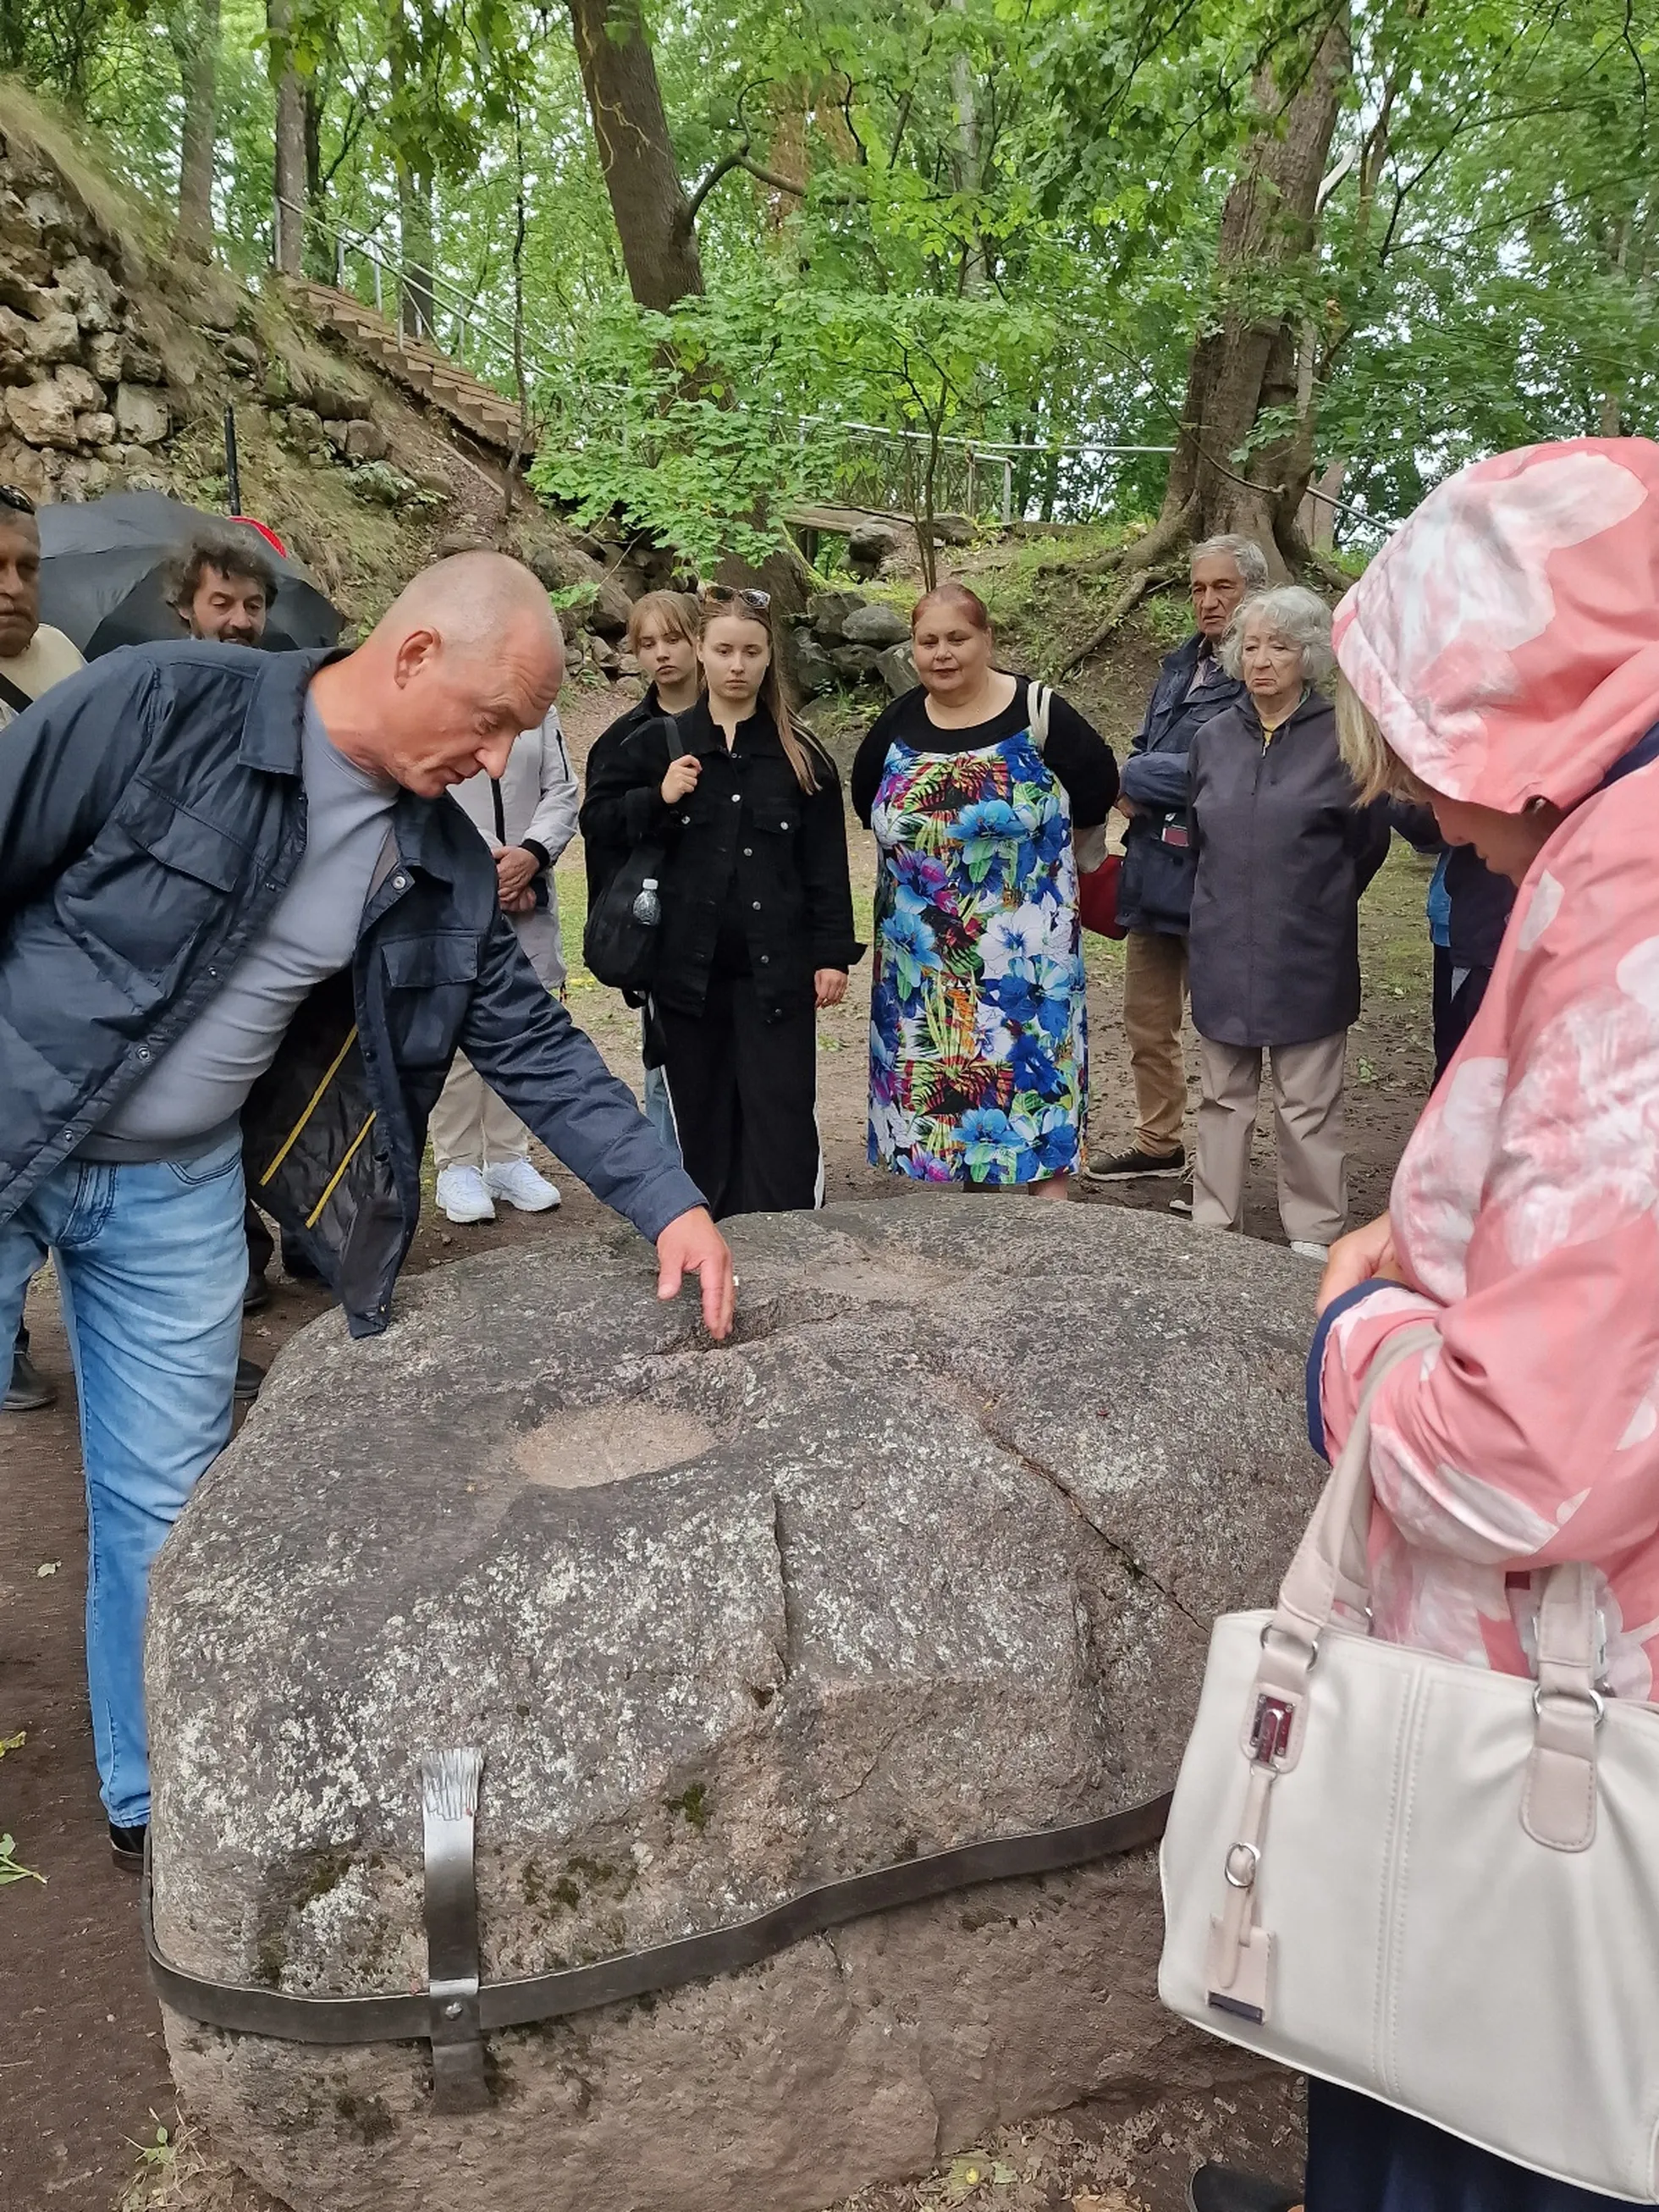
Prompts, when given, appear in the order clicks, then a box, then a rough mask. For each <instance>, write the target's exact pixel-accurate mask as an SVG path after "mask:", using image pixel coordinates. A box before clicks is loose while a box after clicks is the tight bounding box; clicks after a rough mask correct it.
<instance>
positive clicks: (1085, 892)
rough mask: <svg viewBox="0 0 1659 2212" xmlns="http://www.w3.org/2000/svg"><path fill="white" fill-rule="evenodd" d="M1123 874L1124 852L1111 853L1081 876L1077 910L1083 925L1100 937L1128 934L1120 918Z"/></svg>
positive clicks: (1125, 935)
mask: <svg viewBox="0 0 1659 2212" xmlns="http://www.w3.org/2000/svg"><path fill="white" fill-rule="evenodd" d="M1122 873H1123V855H1122V854H1121V853H1108V854H1107V855H1106V857H1105V859H1104V860H1103V861H1102V862H1101V864H1100V866H1098V867H1097V868H1091V869H1090V871H1089V872H1088V874H1087V875H1079V878H1078V879H1077V910H1078V913H1079V915H1080V916H1081V917H1082V921H1083V927H1085V929H1092V930H1093V931H1094V933H1095V934H1096V936H1097V937H1127V935H1128V931H1127V929H1125V927H1123V925H1122V923H1121V921H1119V920H1118V918H1117V884H1118V878H1119V877H1120V876H1121V874H1122Z"/></svg>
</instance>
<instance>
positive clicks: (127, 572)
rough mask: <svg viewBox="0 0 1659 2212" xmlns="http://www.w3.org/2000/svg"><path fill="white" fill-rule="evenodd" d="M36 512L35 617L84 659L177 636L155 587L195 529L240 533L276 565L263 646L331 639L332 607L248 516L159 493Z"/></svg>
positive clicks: (335, 620)
mask: <svg viewBox="0 0 1659 2212" xmlns="http://www.w3.org/2000/svg"><path fill="white" fill-rule="evenodd" d="M39 517H40V619H41V621H42V622H46V623H52V625H53V627H54V628H55V629H61V630H62V631H63V632H64V635H66V636H68V637H70V638H72V639H73V640H74V641H75V643H76V645H78V646H79V647H80V648H81V650H82V653H85V655H86V657H87V659H88V660H96V659H97V658H98V656H99V654H100V653H112V652H113V651H114V650H115V647H117V646H118V645H147V644H150V643H153V642H154V641H155V640H157V639H158V638H170V637H179V636H182V635H183V634H184V633H183V632H182V630H181V629H180V628H179V617H178V616H177V615H176V614H174V612H173V609H172V608H171V607H170V606H168V605H167V602H166V600H165V599H163V598H162V596H161V588H162V583H163V580H164V575H165V571H166V568H167V562H168V561H169V560H170V559H171V558H172V556H173V555H174V554H175V553H177V552H178V551H179V550H180V549H181V548H182V547H184V546H185V545H187V544H189V542H190V540H191V538H193V537H194V536H195V535H196V533H197V531H198V530H211V531H214V532H224V531H227V530H230V531H246V533H247V537H248V542H249V544H251V545H252V547H253V548H254V550H256V551H258V553H260V554H262V555H263V556H264V558H265V559H266V560H267V561H269V562H270V565H271V566H272V568H275V569H276V574H277V589H276V601H275V605H274V612H275V621H274V622H273V623H272V624H271V627H270V629H268V630H267V631H266V633H265V640H266V642H267V643H268V644H273V645H275V644H283V643H286V644H292V645H301V646H304V645H332V644H333V643H334V641H335V640H336V639H337V637H338V636H339V635H340V629H341V624H342V621H343V617H342V616H341V615H340V614H339V612H338V611H337V609H336V608H334V607H332V606H331V605H330V604H329V602H328V600H327V599H325V598H324V596H323V594H322V593H321V592H319V590H318V588H317V586H316V585H315V584H313V582H312V580H311V578H310V576H309V575H308V574H307V572H306V570H305V569H304V568H301V565H300V563H299V562H297V561H295V560H292V559H290V558H289V557H287V556H283V555H282V554H279V553H278V552H277V551H276V550H275V548H274V547H273V546H272V545H271V544H270V540H269V539H268V538H266V537H265V536H264V533H263V532H260V531H258V530H256V529H255V528H254V526H253V525H252V523H251V522H240V521H228V520H226V518H225V517H224V516H223V515H222V514H209V513H205V512H204V510H203V509H202V508H201V507H186V506H185V503H184V501H182V500H177V499H168V498H167V497H166V496H165V495H163V494H162V493H161V492H159V491H122V492H114V493H112V495H110V497H109V498H107V499H89V500H87V501H84V502H79V503H76V502H70V501H64V502H63V503H61V504H54V505H52V506H49V507H41V508H40V511H39Z"/></svg>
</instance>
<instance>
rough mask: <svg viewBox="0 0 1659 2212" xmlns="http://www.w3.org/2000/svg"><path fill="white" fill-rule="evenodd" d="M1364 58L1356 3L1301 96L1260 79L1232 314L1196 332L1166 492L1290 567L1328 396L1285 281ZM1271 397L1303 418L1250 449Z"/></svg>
mask: <svg viewBox="0 0 1659 2212" xmlns="http://www.w3.org/2000/svg"><path fill="white" fill-rule="evenodd" d="M1351 66H1352V56H1351V53H1350V49H1349V44H1348V26H1347V20H1346V11H1345V12H1344V13H1342V14H1340V15H1338V16H1336V17H1334V19H1333V20H1332V21H1331V22H1330V24H1329V25H1328V27H1327V29H1326V31H1325V33H1324V35H1323V37H1322V40H1320V44H1319V47H1318V51H1317V52H1316V54H1315V55H1314V57H1313V59H1312V63H1311V64H1310V68H1309V70H1308V72H1307V75H1306V76H1305V77H1304V81H1303V82H1302V84H1301V85H1300V87H1299V88H1298V89H1297V92H1296V93H1295V94H1293V95H1292V96H1291V99H1290V100H1288V101H1284V100H1281V99H1280V98H1279V94H1278V93H1277V91H1276V89H1275V88H1274V86H1273V82H1272V80H1271V77H1270V76H1267V74H1266V73H1265V72H1264V74H1263V76H1262V77H1261V79H1260V80H1258V82H1257V87H1256V99H1257V105H1258V107H1259V108H1260V110H1261V114H1262V117H1263V123H1262V127H1261V129H1260V130H1259V131H1257V132H1256V133H1255V136H1254V137H1252V138H1251V139H1250V140H1249V143H1247V145H1246V146H1245V149H1244V152H1243V157H1242V159H1241V161H1240V163H1239V168H1238V174H1237V178H1236V179H1235V180H1234V183H1233V186H1232V189H1231V191H1230V192H1229V193H1228V195H1227V201H1226V205H1225V208H1224V209H1223V210H1222V216H1221V240H1220V249H1219V252H1218V256H1217V264H1216V288H1217V294H1218V304H1219V306H1220V308H1221V316H1220V321H1219V324H1218V326H1217V327H1215V328H1213V329H1209V330H1206V331H1202V332H1201V333H1200V336H1199V337H1197V338H1196V339H1195V340H1194V345H1193V350H1192V356H1191V359H1190V362H1189V364H1188V376H1187V400H1186V405H1185V406H1184V408H1183V409H1182V421H1181V430H1180V435H1179V441H1178V445H1177V449H1176V454H1175V458H1174V459H1173V460H1172V461H1171V462H1170V480H1169V485H1168V488H1167V489H1166V491H1165V493H1164V513H1163V516H1162V518H1161V520H1162V521H1163V522H1164V523H1166V524H1167V523H1170V522H1171V521H1172V520H1173V519H1174V518H1175V517H1176V516H1177V515H1179V514H1180V513H1182V511H1183V510H1185V509H1187V508H1189V507H1190V509H1191V518H1190V524H1189V526H1190V529H1191V532H1192V535H1193V536H1194V538H1207V537H1210V536H1212V535H1213V534H1214V533H1215V532H1218V531H1242V532H1244V534H1245V535H1246V536H1248V537H1250V538H1255V540H1256V541H1257V543H1258V544H1260V545H1261V549H1262V550H1263V551H1264V552H1265V553H1266V555H1267V565H1268V567H1269V568H1270V569H1271V570H1273V573H1274V574H1278V575H1280V576H1282V575H1284V574H1288V573H1291V572H1292V571H1294V570H1296V569H1298V568H1300V567H1301V566H1302V564H1303V562H1304V560H1305V559H1306V557H1307V547H1306V544H1305V543H1304V539H1303V538H1302V533H1301V532H1300V530H1299V529H1298V528H1297V520H1296V515H1297V507H1299V506H1300V504H1301V502H1302V496H1303V494H1304V492H1305V490H1306V489H1307V487H1308V481H1309V478H1310V477H1311V475H1312V473H1313V463H1314V455H1313V431H1314V399H1313V394H1312V392H1311V389H1310V387H1308V386H1306V383H1305V380H1304V377H1303V376H1302V374H1300V361H1299V355H1300V350H1301V349H1300V343H1299V342H1300V339H1301V336H1302V328H1303V317H1302V315H1301V313H1299V312H1298V311H1297V309H1296V308H1295V307H1287V306H1286V305H1285V291H1286V290H1287V289H1289V286H1290V284H1291V283H1292V282H1293V280H1294V278H1295V276H1296V275H1297V270H1298V266H1299V264H1307V263H1308V262H1309V261H1310V257H1311V255H1312V253H1313V251H1314V247H1315V244H1316V236H1317V227H1318V218H1317V204H1318V195H1319V182H1320V179H1321V178H1322V176H1323V174H1324V173H1325V163H1326V158H1327V156H1328V154H1329V152H1330V144H1331V133H1332V131H1334V128H1335V125H1336V118H1337V111H1338V109H1339V107H1340V105H1341V100H1342V94H1343V90H1344V88H1345V86H1346V82H1347V78H1348V73H1349V70H1350V68H1351ZM1263 289H1267V290H1268V291H1269V292H1270V293H1273V294H1276V295H1278V296H1277V298H1276V299H1275V301H1274V304H1273V307H1271V308H1270V309H1268V310H1267V311H1265V312H1264V311H1262V310H1261V309H1260V308H1258V309H1257V310H1256V311H1255V312H1254V313H1253V312H1252V310H1251V306H1250V300H1249V295H1250V293H1251V292H1252V291H1253V290H1254V291H1255V292H1258V293H1260V292H1261V290H1263ZM1270 409H1283V410H1285V414H1286V416H1288V417H1290V418H1291V419H1292V420H1293V422H1294V425H1295V427H1294V428H1293V430H1292V431H1291V434H1290V435H1288V436H1285V437H1282V438H1279V439H1277V440H1275V441H1273V443H1272V444H1270V445H1267V446H1262V447H1258V448H1256V449H1255V451H1253V452H1252V453H1250V454H1249V457H1248V459H1245V460H1244V461H1243V462H1242V463H1241V462H1238V461H1236V460H1235V459H1233V458H1232V457H1233V455H1234V454H1235V453H1237V451H1238V450H1239V448H1240V447H1243V445H1244V444H1245V443H1246V442H1247V441H1248V440H1249V436H1250V434H1251V432H1252V431H1253V430H1254V428H1255V425H1256V423H1257V422H1258V421H1259V420H1260V419H1261V416H1263V415H1264V414H1266V413H1267V411H1268V410H1270Z"/></svg>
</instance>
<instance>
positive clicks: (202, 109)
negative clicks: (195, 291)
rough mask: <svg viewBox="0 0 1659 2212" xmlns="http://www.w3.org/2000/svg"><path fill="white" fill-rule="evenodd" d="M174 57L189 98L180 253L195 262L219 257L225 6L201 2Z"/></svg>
mask: <svg viewBox="0 0 1659 2212" xmlns="http://www.w3.org/2000/svg"><path fill="white" fill-rule="evenodd" d="M173 54H174V58H176V60H177V62H178V64H179V86H180V88H181V89H182V91H183V93H184V101H185V116H184V125H183V130H182V132H181V135H180V140H179V252H181V253H185V254H188V255H189V256H190V258H191V259H192V260H196V261H206V260H209V259H210V258H211V257H212V253H213V173H214V170H213V149H214V141H215V138H216V136H217V133H218V123H219V0H196V5H195V7H194V8H193V9H191V14H190V16H189V18H188V20H187V21H185V20H184V19H179V20H178V21H177V27H176V28H175V30H174V32H173Z"/></svg>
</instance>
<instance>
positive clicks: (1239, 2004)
mask: <svg viewBox="0 0 1659 2212" xmlns="http://www.w3.org/2000/svg"><path fill="white" fill-rule="evenodd" d="M1435 1341H1436V1339H1435V1335H1434V1333H1433V1332H1432V1331H1431V1330H1419V1329H1413V1330H1410V1331H1408V1332H1405V1333H1403V1334H1401V1337H1400V1338H1398V1339H1396V1340H1395V1341H1393V1342H1392V1343H1390V1344H1389V1345H1388V1346H1386V1347H1385V1348H1384V1351H1383V1352H1382V1353H1381V1354H1379V1356H1378V1358H1377V1359H1376V1362H1375V1363H1374V1364H1373V1371H1372V1373H1371V1375H1370V1377H1369V1378H1368V1384H1367V1389H1366V1393H1365V1398H1364V1403H1363V1405H1362V1407H1361V1408H1360V1412H1359V1414H1358V1419H1356V1420H1355V1423H1354V1426H1353V1432H1352V1435H1351V1436H1350V1437H1349V1438H1348V1441H1347V1444H1346V1448H1345V1449H1344V1450H1343V1452H1342V1454H1341V1456H1340V1459H1339V1461H1338V1462H1337V1465H1336V1468H1335V1469H1334V1472H1333V1474H1332V1475H1331V1478H1330V1480H1329V1481H1328V1483H1327V1484H1326V1486H1325V1491H1324V1494H1323V1496H1322V1498H1321V1499H1320V1502H1319V1504H1318V1506H1317V1508H1316V1510H1315V1513H1314V1516H1313V1518H1312V1520H1311V1521H1310V1523H1309V1525H1308V1528H1307V1531H1306V1534H1304V1537H1303V1539H1302V1542H1301V1544H1300V1546H1299V1547H1298V1548H1297V1554H1296V1557H1295V1559H1293V1560H1292V1562H1291V1569H1290V1571H1289V1573H1288V1574H1287V1575H1286V1576H1285V1583H1284V1587H1283V1588H1282V1589H1281V1590H1280V1592H1279V1604H1278V1606H1277V1607H1276V1608H1275V1609H1274V1610H1273V1612H1271V1613H1267V1612H1261V1613H1230V1614H1227V1615H1225V1616H1224V1618H1223V1619H1221V1620H1218V1621H1217V1623H1216V1625H1215V1629H1214V1632H1213V1634H1212V1637H1211V1640H1210V1652H1209V1660H1208V1664H1207V1667H1206V1672H1205V1676H1204V1688H1203V1693H1202V1697H1201V1699H1200V1705H1199V1711H1198V1720H1197V1723H1196V1725H1195V1726H1194V1730H1193V1735H1192V1738H1191V1741H1189V1742H1188V1746H1187V1751H1186V1755H1185V1757H1184V1758H1183V1759H1182V1765H1181V1774H1180V1778H1179V1780H1178V1781H1177V1783H1176V1791H1175V1802H1174V1804H1173V1806H1172V1808H1171V1810H1170V1822H1169V1828H1168V1831H1167V1832H1166V1834H1165V1837H1164V1848H1163V1856H1162V1870H1163V1878H1164V1917H1165V1938H1164V1956H1163V1961H1162V1964H1161V1966H1160V1967H1159V1971H1158V1994H1159V1995H1160V1996H1161V1997H1162V1998H1163V2000H1164V2003H1165V2004H1166V2005H1168V2006H1169V2007H1170V2009H1171V2010H1172V2011H1174V2012H1176V2013H1179V2014H1180V2015H1182V2018H1183V2019H1186V2020H1188V2021H1192V2023H1193V2024H1194V2027H1202V2028H1205V2029H1206V2030H1208V2031H1209V2033H1212V2034H1214V2035H1218V2036H1220V2037H1222V2038H1224V2039H1225V2040H1226V2041H1228V2042H1231V2043H1237V2044H1242V2045H1244V2046H1245V2047H1246V2048H1247V2049H1249V2050H1251V2051H1260V2052H1261V2054H1262V2055H1263V2057H1268V2058H1274V2059H1278V2060H1279V2061H1280V2062H1281V2063H1283V2064H1285V2065H1286V2066H1292V2067H1295V2068H1297V2069H1298V2070H1299V2071H1301V2072H1303V2073H1307V2074H1315V2075H1320V2076H1322V2078H1323V2079H1325V2080H1327V2081H1335V2082H1340V2083H1342V2084H1343V2085H1344V2086H1346V2087H1348V2088H1351V2089H1357V2090H1358V2091H1360V2092H1362V2093H1364V2094H1365V2095H1367V2096H1371V2097H1376V2098H1377V2099H1380V2100H1382V2101H1383V2103H1385V2104H1389V2105H1392V2106H1398V2107H1400V2108H1401V2110H1403V2111H1406V2112H1414V2113H1416V2114H1417V2115H1418V2116H1419V2118H1423V2119H1425V2120H1428V2121H1430V2122H1431V2123H1432V2124H1434V2125H1435V2126H1437V2127H1440V2128H1444V2129H1446V2130H1449V2132H1450V2133H1451V2134H1453V2135H1456V2136H1462V2137H1464V2138H1465V2139H1466V2140H1467V2141H1468V2142H1473V2143H1478V2144H1480V2145H1481V2146H1482V2147H1483V2148H1486V2149H1488V2150H1491V2151H1494V2152H1496V2153H1498V2155H1500V2156H1501V2157H1504V2158H1507V2159H1511V2160H1515V2161H1516V2163H1518V2164H1519V2165H1522V2166H1528V2167H1531V2168H1533V2169H1534V2170H1535V2171H1537V2172H1541V2173H1546V2174H1549V2175H1552V2176H1553V2177H1554V2178H1555V2179H1558V2180H1562V2181H1568V2182H1574V2183H1577V2185H1579V2186H1581V2187H1583V2188H1586V2189H1592V2190H1601V2191H1606V2192H1607V2193H1608V2194H1609V2195H1613V2196H1618V2197H1628V2198H1633V2199H1635V2200H1636V2201H1637V2202H1638V2203H1646V2204H1651V2203H1659V1709H1656V1707H1654V1706H1653V1705H1639V1704H1637V1703H1634V1702H1632V1701H1630V1700H1623V1699H1613V1698H1611V1697H1607V1696H1605V1695H1604V1694H1603V1692H1601V1690H1600V1689H1599V1688H1598V1686H1597V1683H1596V1676H1597V1674H1598V1672H1599V1670H1600V1667H1601V1659H1600V1656H1599V1653H1598V1642H1599V1638H1600V1631H1599V1626H1598V1620H1597V1614H1596V1610H1595V1600H1594V1595H1593V1592H1594V1583H1593V1578H1592V1577H1591V1575H1590V1574H1589V1571H1587V1570H1586V1569H1585V1568H1583V1567H1580V1566H1561V1567H1557V1568H1555V1569H1553V1571H1551V1572H1550V1573H1549V1575H1548V1577H1547V1581H1546V1583H1545V1585H1544V1592H1543V1596H1542V1599H1541V1603H1540V1607H1539V1613H1538V1656H1537V1679H1536V1680H1535V1681H1531V1680H1524V1679H1522V1678H1521V1677H1518V1676H1516V1675H1511V1674H1493V1673H1491V1672H1489V1671H1487V1670H1486V1669H1485V1668H1479V1667H1470V1666H1464V1665H1462V1664H1460V1663H1459V1662H1457V1661H1455V1660H1452V1659H1443V1658H1440V1657H1437V1656H1435V1655H1434V1654H1433V1653H1431V1652H1426V1651H1418V1650H1410V1649H1409V1648H1407V1647H1406V1646H1404V1645H1401V1644H1383V1643H1377V1642H1374V1641H1372V1640H1371V1638H1370V1636H1369V1634H1368V1633H1367V1626H1366V1624H1367V1618H1368V1613H1369V1607H1368V1605H1367V1595H1368V1587H1369V1579H1368V1569H1367V1565H1366V1557H1365V1532H1366V1530H1367V1528H1368V1527H1369V1524H1370V1507H1371V1483H1370V1449H1369V1447H1370V1397H1371V1394H1372V1392H1373V1391H1374V1390H1375V1389H1376V1385H1377V1384H1378V1383H1380V1382H1381V1380H1382V1378H1383V1374H1384V1373H1386V1372H1387V1370H1388V1369H1389V1367H1391V1366H1393V1365H1394V1364H1395V1363H1396V1362H1397V1361H1398V1360H1400V1359H1401V1358H1409V1357H1411V1356H1413V1354H1415V1355H1418V1356H1421V1355H1422V1353H1423V1352H1424V1351H1425V1347H1426V1346H1429V1345H1431V1344H1433V1343H1434V1342H1435ZM1343 1613H1346V1619H1345V1618H1343V1617H1341V1615H1342V1614H1343Z"/></svg>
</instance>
